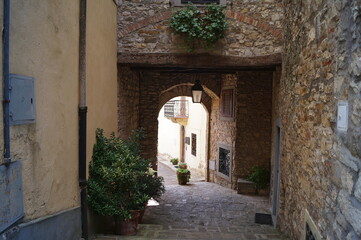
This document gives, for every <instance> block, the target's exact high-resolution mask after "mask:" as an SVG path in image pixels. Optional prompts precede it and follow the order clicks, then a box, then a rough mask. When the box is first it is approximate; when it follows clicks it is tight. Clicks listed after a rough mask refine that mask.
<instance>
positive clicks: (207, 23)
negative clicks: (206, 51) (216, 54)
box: [170, 4, 228, 51]
mask: <svg viewBox="0 0 361 240" xmlns="http://www.w3.org/2000/svg"><path fill="white" fill-rule="evenodd" d="M224 9H225V6H218V5H215V4H210V5H208V6H207V7H206V8H205V9H204V12H202V11H201V10H200V9H199V8H197V7H195V6H194V5H192V4H189V5H188V6H187V7H186V8H184V9H182V10H180V11H177V12H176V13H175V14H173V16H172V18H171V20H170V27H171V29H172V30H173V31H174V32H175V33H176V34H180V35H182V36H183V37H184V41H185V44H186V45H187V46H188V49H189V50H190V51H193V50H194V49H195V47H196V46H200V47H205V48H211V47H214V45H215V44H216V42H217V41H218V40H219V39H222V38H224V34H225V30H226V29H227V26H228V23H227V22H226V16H225V14H224Z"/></svg>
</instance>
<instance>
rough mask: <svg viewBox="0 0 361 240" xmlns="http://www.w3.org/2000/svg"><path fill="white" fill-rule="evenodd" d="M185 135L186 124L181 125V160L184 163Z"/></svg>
mask: <svg viewBox="0 0 361 240" xmlns="http://www.w3.org/2000/svg"><path fill="white" fill-rule="evenodd" d="M184 135H185V129H184V126H183V125H181V126H180V156H179V157H180V162H182V163H184V162H185V161H184V145H185V144H184V141H185V139H184Z"/></svg>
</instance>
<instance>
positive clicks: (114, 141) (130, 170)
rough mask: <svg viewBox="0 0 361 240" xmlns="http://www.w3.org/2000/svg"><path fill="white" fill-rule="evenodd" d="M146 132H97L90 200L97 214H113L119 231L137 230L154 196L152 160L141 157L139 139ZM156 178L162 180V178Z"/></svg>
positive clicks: (90, 178) (91, 168)
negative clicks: (118, 134)
mask: <svg viewBox="0 0 361 240" xmlns="http://www.w3.org/2000/svg"><path fill="white" fill-rule="evenodd" d="M143 136H144V133H143V132H142V130H138V131H135V132H134V133H133V135H132V136H131V137H130V138H129V139H128V140H122V139H119V138H117V137H115V135H114V134H111V136H110V138H106V137H105V136H104V133H103V130H101V129H97V132H96V144H95V145H94V149H93V156H92V161H91V163H90V167H89V180H88V203H89V206H90V207H91V209H92V210H93V211H94V212H95V213H96V214H98V215H101V216H112V217H113V223H114V225H115V233H116V234H122V235H135V234H136V230H137V223H138V218H139V215H140V214H139V212H140V211H141V210H142V209H143V208H144V205H145V204H146V202H147V201H148V200H149V199H150V198H151V191H150V189H152V188H151V187H150V186H149V182H151V181H148V182H147V183H145V181H144V179H150V178H151V179H153V176H151V174H150V171H149V166H150V161H149V160H146V159H143V158H141V157H140V146H139V140H140V138H141V137H143ZM155 180H156V178H154V180H152V181H155ZM156 181H157V182H158V183H159V182H160V183H162V181H161V179H158V180H156ZM159 186H162V185H161V184H160V185H158V187H159Z"/></svg>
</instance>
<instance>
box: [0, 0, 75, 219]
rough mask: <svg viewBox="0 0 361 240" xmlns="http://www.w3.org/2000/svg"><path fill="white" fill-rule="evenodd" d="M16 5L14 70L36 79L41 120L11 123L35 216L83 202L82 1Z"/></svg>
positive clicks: (29, 213) (29, 210)
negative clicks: (80, 156) (80, 109)
mask: <svg viewBox="0 0 361 240" xmlns="http://www.w3.org/2000/svg"><path fill="white" fill-rule="evenodd" d="M11 4H12V7H11V9H12V10H11V34H10V41H11V48H10V52H11V54H10V66H11V67H10V71H11V73H15V74H22V75H28V76H32V77H34V78H35V79H36V80H35V94H36V100H35V101H36V111H37V112H36V123H35V124H29V125H20V126H13V127H11V141H12V142H11V144H12V151H11V153H12V158H13V159H14V160H21V161H22V164H23V190H24V204H25V218H26V219H34V218H37V217H41V216H46V215H49V214H51V213H55V212H58V211H60V210H64V209H68V208H72V207H74V206H78V205H79V200H78V183H77V182H78V181H77V178H78V166H77V165H78V164H77V162H78V161H77V159H78V151H77V150H78V141H77V139H78V112H77V105H78V60H79V58H78V52H79V50H78V45H79V43H78V42H79V41H78V40H79V1H71V0H65V1H61V2H58V1H57V2H54V1H46V2H43V1H38V0H29V1H21V0H15V1H11ZM1 114H2V113H1ZM1 133H2V132H1Z"/></svg>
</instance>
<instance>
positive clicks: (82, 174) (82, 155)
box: [78, 0, 89, 239]
mask: <svg viewBox="0 0 361 240" xmlns="http://www.w3.org/2000/svg"><path fill="white" fill-rule="evenodd" d="M86 9H87V0H80V26H79V27H80V30H79V31H80V34H79V88H80V89H79V95H80V99H79V109H78V111H79V187H80V206H81V228H82V238H83V239H88V237H89V236H88V235H89V233H88V212H87V211H88V207H87V183H86V138H87V136H86V131H87V106H86Z"/></svg>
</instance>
